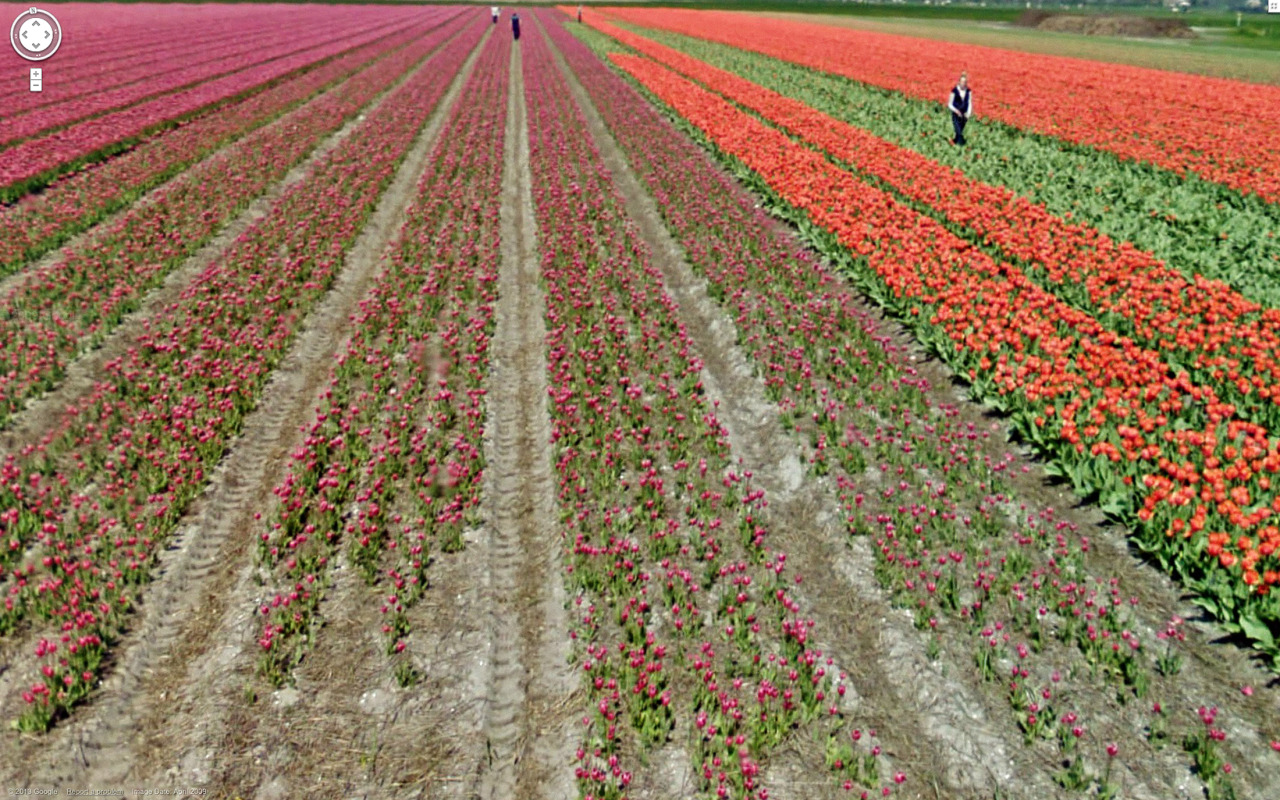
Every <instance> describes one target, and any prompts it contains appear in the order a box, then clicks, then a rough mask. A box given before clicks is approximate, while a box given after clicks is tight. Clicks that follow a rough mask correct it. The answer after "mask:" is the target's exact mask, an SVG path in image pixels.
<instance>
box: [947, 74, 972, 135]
mask: <svg viewBox="0 0 1280 800" xmlns="http://www.w3.org/2000/svg"><path fill="white" fill-rule="evenodd" d="M947 109H948V110H950V111H951V127H953V128H955V131H956V138H954V139H952V140H951V143H952V144H955V145H959V146H960V147H964V143H965V138H964V126H965V123H967V122H968V121H969V117H972V116H973V92H971V91H970V90H969V73H967V72H961V73H960V81H959V82H958V83H956V85H955V87H954V88H953V89H952V90H951V100H950V102H948V103H947Z"/></svg>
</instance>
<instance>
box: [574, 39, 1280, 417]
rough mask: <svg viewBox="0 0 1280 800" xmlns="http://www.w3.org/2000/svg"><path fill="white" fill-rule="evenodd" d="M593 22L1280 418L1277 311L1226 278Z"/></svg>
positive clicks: (1194, 373) (1255, 412) (1250, 411)
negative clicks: (1165, 259) (1180, 266)
mask: <svg viewBox="0 0 1280 800" xmlns="http://www.w3.org/2000/svg"><path fill="white" fill-rule="evenodd" d="M595 27H596V28H598V29H600V30H601V31H602V32H604V33H607V34H608V35H610V36H613V37H614V38H616V39H617V40H618V41H620V42H622V43H624V44H626V45H628V46H629V47H632V48H634V49H636V50H638V51H639V52H642V53H644V54H645V55H647V56H649V57H650V58H653V59H654V60H656V61H658V62H659V63H662V64H665V65H666V66H668V67H671V68H672V69H675V70H677V71H679V72H680V73H682V74H684V75H685V76H687V77H689V78H692V79H693V80H695V81H697V82H698V83H700V84H702V85H704V86H706V87H708V88H710V89H711V90H712V91H714V92H717V93H719V94H721V95H723V96H724V97H726V98H728V99H729V100H731V101H733V102H734V103H736V104H738V105H740V106H743V107H745V108H747V109H749V110H751V111H753V112H755V113H757V114H759V115H760V116H761V117H762V118H764V119H765V120H766V121H767V122H770V123H771V124H774V125H777V126H779V127H780V128H782V129H783V130H785V131H788V132H789V133H791V134H792V135H794V136H797V137H799V138H801V139H802V140H804V141H806V142H808V143H809V144H812V145H814V146H816V147H818V148H819V149H821V150H823V151H825V152H826V153H828V154H830V155H832V156H834V157H835V158H837V159H839V160H840V161H841V162H843V163H845V164H848V165H851V167H852V168H853V169H854V170H855V172H856V173H857V174H859V175H865V176H868V177H870V178H871V179H872V180H875V181H879V182H881V183H882V184H884V185H885V186H886V187H887V188H888V189H889V190H890V191H892V192H893V193H894V194H895V195H897V196H899V197H902V198H905V199H906V200H908V201H911V202H915V203H918V204H921V206H922V207H923V209H924V210H925V211H926V213H931V212H932V213H936V215H937V216H938V217H939V218H940V219H941V220H942V221H943V222H946V223H948V224H949V225H950V226H952V228H953V230H954V231H955V232H957V233H959V234H960V235H967V236H968V238H971V239H974V240H977V241H978V242H979V243H980V244H987V245H991V246H993V247H995V248H999V251H1000V252H1001V253H1002V254H1004V255H1006V256H1008V257H1012V258H1015V259H1018V260H1019V262H1020V263H1022V264H1023V265H1025V267H1026V271H1027V273H1028V275H1029V277H1032V278H1037V279H1039V280H1038V282H1039V283H1040V284H1041V285H1042V286H1044V288H1045V289H1047V290H1048V291H1051V292H1053V293H1054V294H1056V295H1058V296H1062V297H1063V299H1065V300H1067V301H1068V302H1072V303H1073V304H1075V305H1077V306H1078V307H1081V308H1082V309H1083V310H1085V311H1088V312H1089V313H1091V314H1093V315H1094V316H1095V317H1098V318H1099V319H1101V320H1106V321H1107V322H1109V323H1110V324H1111V326H1112V327H1113V328H1116V329H1117V332H1118V333H1121V334H1124V335H1128V336H1132V337H1133V338H1134V340H1135V341H1137V342H1139V343H1141V344H1143V345H1145V346H1147V347H1149V348H1151V349H1153V350H1155V351H1157V352H1160V353H1161V355H1162V356H1163V357H1164V358H1165V359H1166V360H1167V361H1169V362H1170V363H1171V364H1176V365H1178V366H1179V367H1181V368H1183V369H1186V370H1187V371H1188V373H1189V374H1190V376H1191V378H1192V380H1193V381H1195V382H1196V383H1198V384H1205V385H1209V386H1213V387H1214V389H1215V391H1216V392H1217V394H1218V396H1219V397H1220V398H1222V400H1223V401H1225V402H1230V403H1232V404H1234V405H1235V406H1236V408H1237V410H1238V412H1239V415H1240V417H1241V418H1243V419H1248V420H1252V421H1254V422H1257V423H1260V424H1263V425H1266V426H1267V427H1268V428H1270V429H1273V430H1274V429H1276V428H1278V427H1280V311H1277V310H1275V309H1263V308H1262V307H1260V306H1259V305H1258V304H1257V303H1254V302H1251V301H1249V300H1248V299H1247V298H1245V297H1243V296H1241V295H1240V294H1239V293H1238V292H1236V291H1235V290H1234V289H1232V288H1231V287H1230V286H1228V285H1227V284H1225V283H1222V282H1220V281H1209V280H1205V279H1203V278H1197V279H1196V280H1195V281H1189V280H1187V279H1186V278H1185V277H1183V276H1182V274H1181V273H1179V272H1177V271H1176V270H1173V269H1169V268H1167V267H1165V266H1164V265H1163V264H1162V263H1161V262H1159V261H1157V260H1156V259H1155V257H1154V256H1152V255H1151V254H1150V253H1146V252H1143V251H1141V250H1137V249H1135V248H1134V247H1132V246H1131V245H1128V244H1125V243H1118V242H1115V241H1113V240H1112V239H1110V238H1109V237H1107V236H1105V235H1102V234H1099V233H1098V231H1097V230H1095V229H1093V228H1090V227H1089V226H1087V225H1082V224H1079V223H1075V222H1071V221H1066V220H1062V219H1059V218H1057V217H1055V216H1053V215H1052V214H1050V213H1049V212H1048V211H1046V210H1045V209H1044V207H1043V206H1039V205H1035V204H1033V203H1031V202H1029V201H1028V200H1026V199H1025V198H1021V197H1018V196H1017V195H1015V194H1013V193H1012V192H1010V191H1009V190H1007V189H1005V188H1003V187H1000V186H991V185H987V184H983V183H981V182H979V181H975V180H972V179H970V178H967V177H965V175H964V174H963V173H961V172H959V171H958V170H954V169H948V168H945V167H943V166H941V165H939V164H937V163H936V162H933V161H930V160H929V159H927V158H925V157H924V156H921V155H919V154H917V153H914V152H912V151H910V150H905V149H903V148H900V147H897V146H895V145H892V144H890V143H888V142H886V141H884V140H883V139H879V138H877V137H875V136H872V135H871V134H869V133H867V132H866V131H863V130H861V129H858V128H855V127H853V126H851V125H847V124H845V123H842V122H840V121H839V120H835V119H832V118H831V117H829V116H827V115H825V114H821V113H818V112H816V111H814V110H813V109H811V108H809V107H808V106H806V105H804V104H803V103H801V102H799V101H796V100H792V99H790V98H787V97H784V96H782V95H779V94H777V93H776V92H772V91H769V90H767V89H763V88H761V87H759V86H757V85H755V84H753V83H751V82H750V81H747V80H744V79H742V78H739V77H737V76H735V75H733V74H731V73H728V72H725V71H723V70H719V69H716V68H714V67H711V66H709V65H707V64H705V63H703V62H701V61H698V60H697V59H695V58H691V57H690V56H687V55H685V54H683V53H680V52H679V51H676V50H673V49H671V48H669V47H665V46H663V45H660V44H657V43H655V42H652V41H650V40H648V39H645V38H644V37H641V36H639V35H637V34H634V33H631V32H630V31H626V30H623V29H621V28H618V27H617V26H614V25H609V24H607V23H595Z"/></svg>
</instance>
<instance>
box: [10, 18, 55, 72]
mask: <svg viewBox="0 0 1280 800" xmlns="http://www.w3.org/2000/svg"><path fill="white" fill-rule="evenodd" d="M9 41H10V42H12V43H13V49H14V50H16V51H17V52H18V55H20V56H22V57H23V58H25V59H26V60H28V61H44V60H45V59H46V58H48V57H49V56H51V55H53V54H54V53H56V52H58V46H59V45H61V44H62V26H61V25H59V24H58V20H57V19H56V18H55V17H54V16H53V15H52V14H50V13H49V12H48V11H45V10H43V9H39V8H32V9H30V10H28V11H24V12H22V13H21V14H19V15H18V18H17V19H15V20H14V21H13V25H11V26H10V27H9Z"/></svg>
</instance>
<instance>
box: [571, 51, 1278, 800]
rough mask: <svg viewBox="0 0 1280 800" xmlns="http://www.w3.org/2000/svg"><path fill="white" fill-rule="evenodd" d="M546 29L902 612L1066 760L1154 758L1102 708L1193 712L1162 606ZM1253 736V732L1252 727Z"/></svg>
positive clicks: (631, 100)
mask: <svg viewBox="0 0 1280 800" xmlns="http://www.w3.org/2000/svg"><path fill="white" fill-rule="evenodd" d="M570 27H572V26H570ZM558 41H559V42H560V44H561V47H562V49H563V50H564V52H565V53H566V56H567V57H568V59H569V61H570V67H571V69H572V70H573V72H574V73H575V74H576V75H579V76H580V77H581V78H582V80H583V81H584V84H585V85H586V87H587V89H588V91H589V92H590V93H591V94H592V97H593V99H594V100H595V102H596V103H597V105H598V106H599V107H600V108H601V112H602V115H603V116H604V118H605V121H606V123H607V124H608V125H609V127H610V129H611V131H612V133H613V135H614V136H615V137H617V139H618V141H619V144H620V145H621V146H622V148H623V149H624V151H625V152H626V155H627V157H628V159H629V160H630V162H631V165H632V167H633V169H635V171H636V173H637V174H638V175H639V176H640V178H641V180H642V181H643V182H644V183H645V184H646V187H647V188H648V189H649V191H650V192H651V193H652V194H653V196H654V197H655V198H656V199H658V201H659V203H660V208H661V210H662V212H663V214H664V217H665V219H666V222H667V225H668V227H669V228H670V229H671V231H672V233H673V234H674V235H675V236H676V237H677V239H678V240H679V242H680V244H681V245H682V246H683V248H684V252H685V254H686V257H687V258H688V260H689V262H690V265H691V266H692V267H693V268H694V269H695V270H697V271H698V274H699V277H701V278H704V279H705V280H706V282H707V287H708V291H709V293H710V294H711V295H712V296H713V297H715V298H716V299H717V300H718V302H719V303H720V304H721V305H722V307H723V309H724V311H725V312H726V313H728V314H730V315H731V316H732V318H733V321H734V324H735V327H736V330H737V332H738V338H739V343H740V346H741V347H742V348H743V350H744V352H745V353H746V354H747V355H748V356H749V357H750V361H751V363H753V365H754V366H755V367H756V369H757V371H758V372H759V373H760V374H762V375H765V376H768V381H769V383H768V385H769V388H770V391H771V394H772V396H773V398H774V399H775V400H776V401H777V402H778V404H779V406H780V408H781V409H783V413H782V416H783V418H784V420H785V421H786V425H787V427H788V428H790V427H792V426H794V428H795V431H796V433H797V434H798V435H803V436H805V437H806V438H808V439H809V441H810V443H811V447H810V450H809V452H810V455H811V462H810V469H811V471H812V472H813V473H814V475H815V476H820V475H823V474H828V473H830V474H833V475H834V477H835V478H836V480H837V483H838V484H839V486H840V487H841V496H842V498H843V500H844V501H845V503H846V504H847V508H848V514H849V524H850V529H851V531H852V532H854V533H857V534H859V535H867V534H868V532H869V531H870V530H872V529H875V530H874V535H875V536H876V550H877V553H878V556H879V560H880V564H881V566H880V567H879V568H878V570H877V572H876V575H877V578H879V579H880V580H881V582H882V584H883V585H884V587H885V589H886V590H887V591H889V592H891V593H892V594H893V595H894V597H895V599H896V601H897V602H898V603H899V604H900V605H901V606H902V607H904V608H907V609H909V610H911V611H912V612H913V613H914V614H915V617H916V622H917V625H918V627H920V628H921V629H922V631H923V632H924V636H922V638H924V637H925V636H927V638H928V642H929V644H928V647H929V648H931V649H932V650H933V651H936V652H935V653H934V656H933V657H934V658H938V657H943V656H944V655H948V656H950V658H949V663H952V664H954V663H956V661H955V660H954V659H956V658H957V657H958V658H959V659H960V661H961V665H962V668H963V665H964V663H966V662H967V661H968V655H969V651H970V650H973V651H974V652H975V653H976V654H977V656H980V657H981V658H980V659H979V663H980V664H982V663H985V664H987V666H988V669H987V670H986V672H985V673H984V675H985V676H986V677H987V678H988V679H992V678H994V677H995V676H997V675H999V674H1001V673H1003V674H1010V673H1011V671H1012V670H1013V669H1015V668H1016V669H1017V670H1018V675H1016V676H1014V677H1013V680H1012V682H1011V684H1010V688H1009V689H1008V690H1007V691H1003V692H1002V691H999V687H997V686H994V685H993V686H992V691H993V693H999V694H1002V695H1004V698H1005V699H1006V700H1007V701H1008V702H1009V703H1010V705H1011V707H1012V709H1011V710H1012V711H1013V716H1012V717H1011V718H1010V725H1009V733H1010V735H1011V736H1016V737H1019V738H1024V739H1026V740H1027V742H1028V744H1033V745H1034V744H1035V743H1036V742H1039V741H1041V740H1042V739H1045V738H1049V739H1052V738H1058V739H1059V740H1060V742H1061V744H1062V748H1063V750H1064V751H1065V752H1064V753H1063V757H1065V758H1067V759H1069V760H1071V761H1072V763H1081V766H1080V767H1079V769H1081V770H1083V769H1084V764H1085V763H1088V764H1092V765H1101V764H1105V763H1106V761H1107V760H1108V759H1110V758H1112V757H1110V756H1104V751H1105V747H1106V744H1107V743H1108V741H1111V742H1119V744H1120V750H1119V753H1120V757H1119V759H1117V760H1118V762H1119V763H1118V764H1117V765H1116V770H1117V772H1119V771H1122V770H1127V769H1128V765H1129V764H1132V763H1137V762H1136V761H1135V759H1142V760H1151V759H1156V758H1159V755H1157V753H1155V752H1151V750H1150V749H1149V745H1148V744H1147V743H1144V742H1143V741H1142V740H1141V738H1140V737H1135V736H1133V734H1132V733H1131V732H1126V731H1125V730H1124V728H1123V726H1116V725H1114V724H1112V722H1111V720H1112V719H1118V718H1132V719H1133V720H1134V721H1135V722H1136V725H1135V726H1134V728H1135V729H1141V727H1142V726H1143V725H1155V726H1157V727H1158V726H1160V725H1166V726H1167V727H1166V728H1165V729H1164V735H1165V736H1167V737H1169V738H1170V739H1172V740H1177V739H1180V738H1181V736H1180V734H1181V733H1182V732H1186V733H1188V734H1192V733H1194V732H1195V731H1196V730H1197V729H1199V728H1202V727H1203V726H1202V725H1201V724H1200V721H1199V720H1198V719H1196V718H1195V717H1194V714H1193V713H1192V712H1193V710H1194V709H1195V708H1196V707H1197V706H1198V705H1200V704H1203V703H1204V701H1205V694H1204V692H1205V689H1204V687H1203V686H1200V685H1197V683H1196V680H1195V679H1194V678H1193V679H1191V680H1183V679H1182V678H1179V677H1175V673H1176V671H1177V669H1176V665H1177V663H1178V662H1179V661H1180V660H1181V659H1182V655H1181V654H1180V645H1179V644H1178V639H1179V637H1180V636H1181V634H1180V633H1179V632H1178V626H1177V625H1174V626H1173V630H1174V636H1173V637H1172V638H1171V637H1170V636H1169V635H1168V630H1167V629H1166V627H1167V626H1166V625H1165V620H1164V619H1163V618H1162V617H1160V616H1159V612H1157V611H1155V609H1153V608H1148V605H1149V604H1148V603H1139V602H1138V601H1137V599H1136V598H1133V597H1129V596H1128V592H1127V590H1126V588H1125V586H1124V585H1123V584H1122V583H1121V582H1120V581H1119V580H1118V578H1116V577H1115V576H1113V575H1111V574H1109V570H1108V568H1107V567H1105V566H1101V565H1099V564H1098V563H1097V561H1096V559H1093V558H1092V557H1091V556H1090V555H1089V553H1090V547H1089V542H1088V539H1087V538H1086V537H1082V536H1080V535H1079V533H1078V532H1077V531H1076V530H1075V529H1074V526H1072V525H1070V524H1068V523H1066V522H1064V521H1060V520H1058V519H1057V518H1056V515H1055V514H1054V512H1053V511H1052V510H1051V509H1043V510H1041V509H1039V507H1038V506H1036V505H1031V506H1030V507H1027V506H1026V505H1021V504H1020V498H1019V497H1018V496H1017V495H1018V494H1019V492H1018V491H1017V490H1015V489H1013V488H1012V487H1013V485H1014V481H1012V480H1010V479H1009V477H1008V472H1009V469H1008V466H1007V464H1006V463H1004V462H993V461H992V460H991V458H990V457H989V456H987V455H985V454H984V450H985V449H986V448H987V447H988V443H987V442H986V438H987V435H988V434H987V432H985V431H978V430H976V429H975V428H974V427H973V425H972V423H964V422H962V421H960V420H959V419H957V413H956V412H957V409H954V408H952V407H949V406H946V405H941V406H939V405H936V404H935V403H934V402H933V401H931V400H930V396H929V393H928V386H927V384H926V383H925V382H924V381H922V380H920V379H919V377H918V376H917V375H916V373H915V369H914V368H913V367H912V365H911V364H910V362H909V361H908V359H907V358H906V355H907V354H906V353H905V352H903V351H901V350H899V349H898V348H897V347H895V346H894V345H893V344H891V343H890V342H889V341H888V340H887V339H885V338H884V337H882V336H881V335H880V334H878V333H877V331H876V325H875V323H874V322H873V321H872V320H871V319H870V318H869V316H868V314H867V313H866V312H864V311H863V310H862V308H861V305H860V302H859V300H858V298H857V297H856V292H854V291H853V290H852V288H851V287H849V286H848V285H847V284H846V283H845V282H843V281H841V280H839V279H838V278H837V277H836V276H835V275H833V274H832V273H831V272H830V271H829V270H828V269H826V268H825V267H823V266H822V265H821V264H818V263H815V262H814V260H813V259H812V257H811V256H809V255H807V254H805V253H803V252H797V251H796V250H795V245H794V243H793V242H791V241H790V240H789V239H788V238H787V237H786V236H785V235H783V234H778V233H773V232H772V230H776V228H774V226H773V225H772V224H771V222H770V220H768V218H767V216H766V215H765V214H764V213H763V212H762V211H761V210H760V209H759V208H758V207H757V203H758V200H757V198H755V197H753V196H752V195H750V194H749V193H747V192H744V191H742V190H741V188H739V187H736V186H734V185H733V183H732V182H731V181H730V180H728V179H726V177H725V176H724V175H723V174H722V173H721V172H720V171H719V170H718V169H717V168H716V166H715V165H714V164H713V163H711V161H710V159H709V158H708V157H707V156H706V155H705V154H704V153H702V152H700V151H699V149H698V147H697V145H695V144H693V143H691V142H690V141H688V139H687V138H686V137H683V136H681V135H680V134H679V132H678V131H676V130H675V129H674V127H673V125H672V124H671V123H670V122H669V121H667V120H666V119H664V118H663V117H661V116H660V115H659V114H657V113H655V111H654V110H653V109H652V107H650V106H649V105H648V104H647V103H646V102H645V101H644V100H643V99H642V98H640V97H639V96H637V94H636V92H634V91H633V90H632V89H631V88H630V87H629V86H627V85H626V84H625V83H624V82H623V81H622V80H621V79H620V78H619V77H618V76H616V75H614V74H612V73H611V72H609V71H608V70H607V69H606V68H604V67H603V66H602V65H601V64H600V62H599V61H598V60H597V59H596V58H595V57H594V56H592V55H591V53H590V52H588V51H587V49H586V48H585V47H584V46H583V45H581V44H580V43H577V42H575V41H573V39H572V38H571V37H569V36H568V35H567V34H566V35H562V37H561V38H560V40H558ZM908 409H909V411H907V410H908ZM877 462H878V463H877ZM869 476H873V477H869ZM1014 508H1017V509H1018V511H1017V512H1016V514H1013V515H1012V516H1013V519H1010V520H1008V521H1006V513H1008V512H1011V510H1012V509H1014ZM938 559H943V561H942V563H941V566H939V565H938V564H937V563H936V562H937V561H938ZM1117 601H1118V602H1117ZM1006 607H1008V608H1011V609H1013V611H1012V612H1011V613H1006V612H1005V608H1006ZM993 639H994V640H995V642H996V644H995V645H994V646H993V645H992V644H991V641H992V640H993ZM1157 641H1159V642H1162V644H1161V645H1160V646H1159V647H1156V646H1154V645H1155V644H1156V642H1157ZM1116 645H1119V647H1116ZM947 650H951V651H952V653H946V652H945V651H947ZM955 650H959V652H955ZM1098 678H1101V680H1098ZM1028 692H1032V694H1034V697H1031V699H1030V700H1028V699H1027V697H1028V694H1027V693H1028ZM1228 694H1230V695H1236V697H1235V698H1233V697H1231V696H1219V697H1218V698H1215V701H1214V702H1215V703H1219V704H1221V705H1222V706H1223V708H1224V709H1226V708H1228V707H1230V708H1231V711H1229V712H1228V713H1227V714H1226V716H1228V717H1234V716H1236V712H1242V713H1240V716H1241V717H1249V716H1252V717H1253V718H1254V719H1255V720H1256V719H1258V718H1265V717H1266V716H1267V715H1266V712H1265V711H1264V710H1263V709H1265V703H1266V702H1267V700H1266V699H1264V698H1256V699H1250V698H1251V697H1252V694H1253V693H1252V691H1250V692H1249V693H1247V694H1242V693H1238V692H1234V691H1232V692H1229V693H1228ZM1134 695H1139V696H1146V697H1148V698H1149V699H1150V698H1151V697H1152V696H1153V695H1154V696H1156V697H1159V698H1160V701H1163V707H1164V708H1165V709H1168V711H1167V712H1165V711H1155V712H1151V711H1147V710H1145V709H1144V708H1142V707H1140V704H1139V706H1137V707H1135V704H1133V703H1132V702H1129V703H1126V702H1124V701H1123V699H1121V700H1117V699H1116V697H1117V696H1119V697H1121V698H1124V697H1130V698H1131V697H1133V696H1134ZM1160 701H1157V702H1156V703H1155V705H1154V706H1149V707H1154V708H1157V709H1158V708H1160V707H1161V702H1160ZM1251 704H1256V705H1257V707H1256V708H1253V709H1252V710H1251V709H1250V705H1251ZM1242 706H1243V708H1241V707H1242ZM1100 707H1106V708H1107V713H1106V714H1102V713H1096V712H1097V710H1098V709H1099V708H1100ZM1084 709H1089V711H1088V712H1087V713H1086V711H1085V710H1084ZM1259 712H1261V713H1259ZM1244 722H1245V720H1244V719H1235V720H1233V722H1232V727H1233V728H1236V729H1239V728H1240V727H1241V725H1242V723H1244ZM1219 727H1224V726H1222V725H1219ZM1262 727H1263V730H1261V731H1255V732H1252V733H1250V734H1249V735H1238V736H1233V737H1232V740H1231V741H1230V742H1227V743H1225V744H1220V745H1219V748H1220V749H1221V750H1222V751H1223V753H1224V755H1226V756H1229V758H1230V761H1229V762H1228V763H1234V765H1235V767H1236V769H1235V770H1234V777H1235V779H1237V780H1241V781H1245V782H1246V783H1242V784H1238V788H1241V789H1242V788H1244V787H1245V786H1249V787H1251V788H1253V789H1255V790H1258V791H1261V792H1262V793H1263V794H1265V790H1264V788H1263V787H1265V786H1267V783H1266V779H1265V778H1264V777H1263V774H1264V773H1265V771H1266V768H1267V765H1268V763H1270V762H1268V760H1267V759H1268V758H1274V755H1273V754H1272V753H1271V748H1270V747H1269V746H1268V741H1269V740H1275V739H1276V738H1280V728H1276V727H1275V726H1274V725H1271V726H1270V727H1269V728H1268V726H1266V725H1264V726H1262ZM1260 734H1261V735H1260ZM1268 734H1269V740H1268V738H1267V736H1268ZM1259 738H1261V739H1262V742H1261V752H1259V751H1258V750H1256V749H1253V747H1252V745H1253V743H1254V742H1256V741H1257V740H1258V739H1259ZM1237 739H1238V740H1239V741H1238V742H1237ZM1154 744H1155V745H1158V744H1159V741H1156V742H1154ZM1082 758H1084V759H1085V761H1083V762H1082V761H1081V759H1082ZM1171 760H1173V761H1175V762H1176V759H1171ZM846 761H847V759H846ZM833 766H834V765H833ZM1173 768H1174V769H1185V767H1184V766H1179V765H1177V764H1176V763H1175V764H1174V766H1173ZM1255 769H1256V770H1257V773H1256V774H1254V770H1255ZM1219 780H1220V781H1221V780H1225V778H1220V779H1219ZM1254 781H1258V782H1254Z"/></svg>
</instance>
